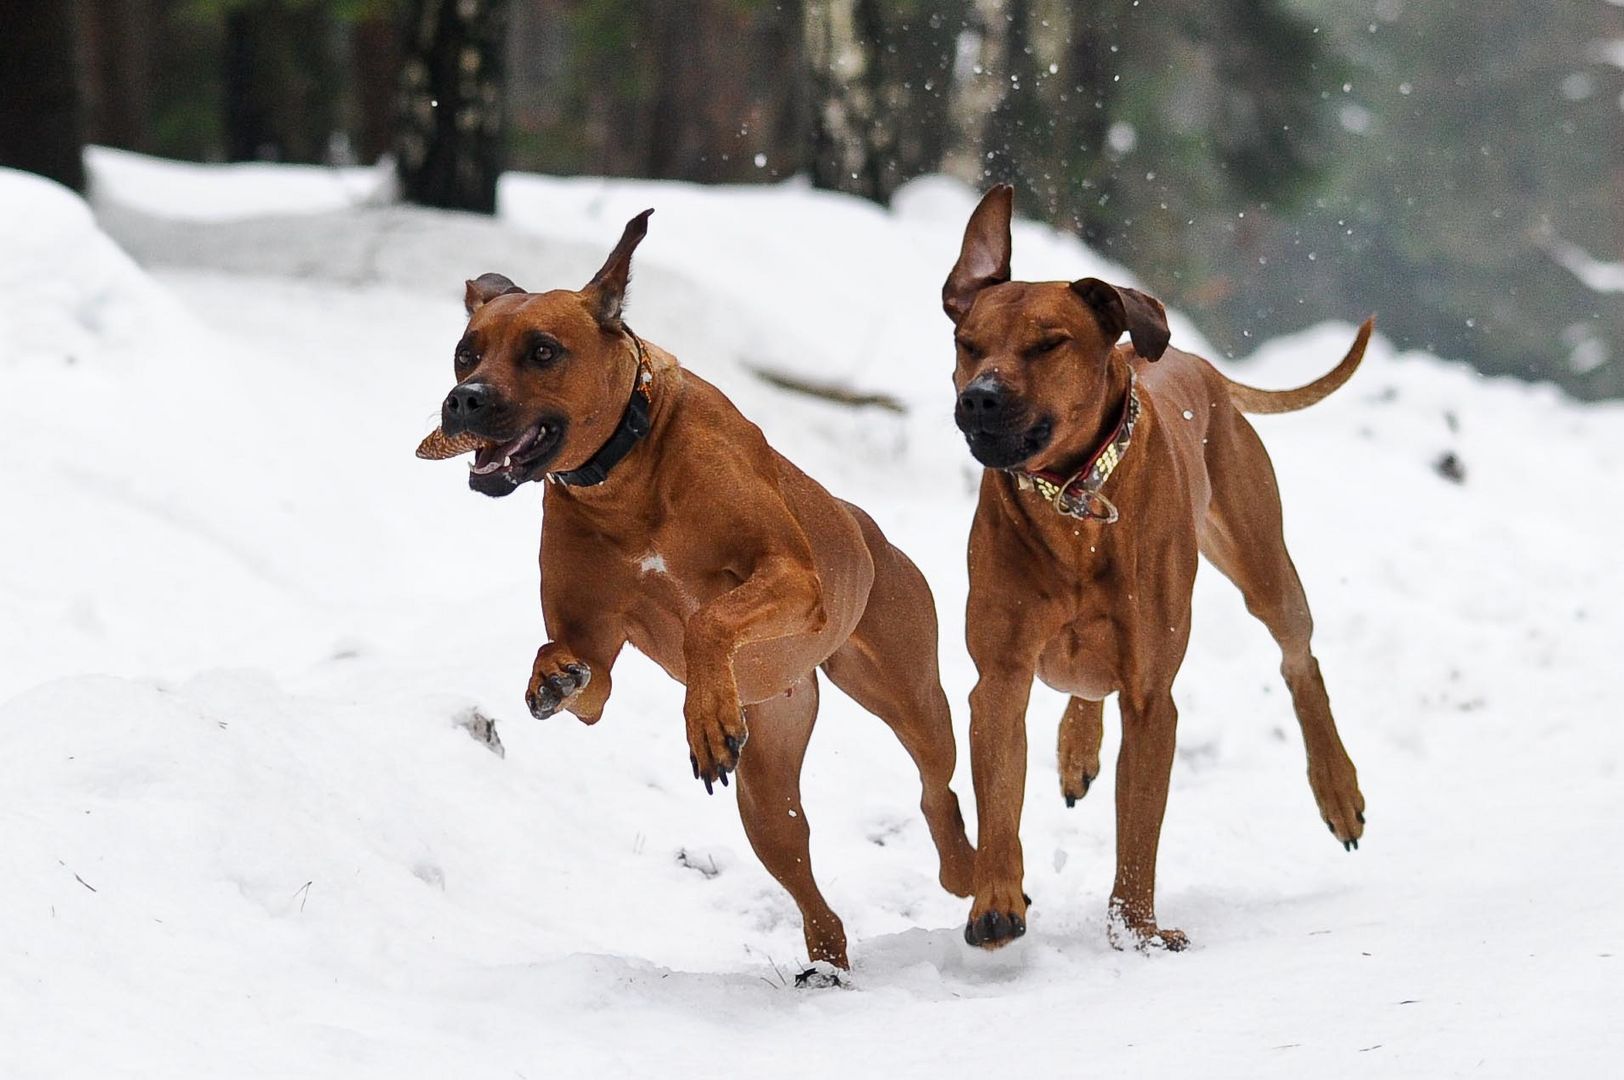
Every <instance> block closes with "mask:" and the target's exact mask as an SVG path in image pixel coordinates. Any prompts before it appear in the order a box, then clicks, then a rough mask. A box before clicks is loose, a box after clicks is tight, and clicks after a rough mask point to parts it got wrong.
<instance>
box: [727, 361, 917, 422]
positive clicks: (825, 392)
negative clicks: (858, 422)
mask: <svg viewBox="0 0 1624 1080" xmlns="http://www.w3.org/2000/svg"><path fill="white" fill-rule="evenodd" d="M746 370H748V371H749V372H750V373H751V374H752V375H754V376H755V377H756V378H758V379H760V380H761V381H762V382H764V383H766V384H767V385H768V386H776V387H777V388H778V389H780V390H788V391H789V392H790V393H792V394H805V395H806V396H807V397H815V398H821V399H822V400H824V401H832V402H834V403H835V404H836V405H853V406H857V407H859V408H861V407H865V406H870V405H872V406H874V407H875V408H878V409H885V410H886V411H888V412H894V413H906V412H907V411H908V407H907V406H906V405H904V404H903V403H902V402H900V401H898V400H897V399H896V398H894V397H892V396H891V395H890V394H865V393H859V392H858V391H856V390H848V389H846V388H845V387H843V386H834V385H832V384H830V383H820V382H812V381H811V380H808V379H803V378H801V377H800V376H798V375H786V374H784V373H783V372H781V371H769V370H768V369H767V368H759V367H748V366H747V368H746Z"/></svg>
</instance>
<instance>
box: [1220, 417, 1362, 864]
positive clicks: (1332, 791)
mask: <svg viewBox="0 0 1624 1080" xmlns="http://www.w3.org/2000/svg"><path fill="white" fill-rule="evenodd" d="M1209 449H1216V450H1218V451H1219V452H1218V453H1217V454H1215V455H1214V454H1209V468H1210V469H1211V470H1212V474H1213V475H1212V506H1211V508H1210V509H1209V511H1208V514H1207V520H1206V522H1205V525H1204V528H1203V532H1202V537H1201V553H1202V554H1203V555H1205V556H1206V557H1207V560H1208V561H1209V562H1211V563H1212V564H1213V565H1214V566H1216V567H1217V568H1218V569H1219V570H1220V571H1221V572H1222V573H1223V575H1224V576H1225V577H1227V578H1229V580H1230V581H1232V582H1234V583H1235V586H1236V587H1237V588H1239V589H1240V591H1241V595H1242V596H1243V597H1244V598H1245V600H1246V609H1247V610H1248V611H1250V612H1251V613H1252V614H1253V615H1254V616H1256V617H1257V619H1258V620H1259V621H1260V622H1262V623H1263V625H1264V626H1266V627H1268V629H1269V633H1270V634H1271V635H1273V637H1274V640H1275V641H1276V643H1278V644H1279V646H1280V652H1281V656H1282V660H1281V664H1280V671H1281V674H1283V675H1284V676H1285V679H1286V686H1287V688H1288V689H1290V691H1291V703H1292V707H1293V708H1294V709H1295V710H1296V713H1297V722H1298V724H1299V725H1301V727H1302V731H1303V745H1304V747H1305V749H1306V750H1307V752H1308V783H1309V786H1310V787H1311V788H1312V789H1313V791H1314V800H1315V802H1317V803H1318V804H1319V811H1320V817H1321V818H1322V819H1324V821H1325V823H1326V825H1327V826H1328V827H1329V828H1330V830H1331V834H1332V835H1333V836H1335V837H1336V838H1337V840H1338V841H1340V842H1341V843H1342V845H1343V847H1345V848H1347V849H1348V850H1350V851H1351V850H1352V849H1354V848H1356V847H1358V846H1359V837H1360V836H1362V835H1363V834H1364V831H1365V813H1364V811H1365V797H1364V795H1363V794H1361V793H1360V791H1359V777H1358V773H1357V772H1356V771H1355V769H1354V767H1353V761H1352V760H1351V759H1350V758H1349V757H1348V752H1347V750H1346V749H1345V748H1344V747H1343V745H1342V737H1341V735H1340V734H1338V732H1337V729H1336V721H1335V720H1334V719H1333V718H1332V716H1331V701H1330V697H1329V696H1328V695H1327V694H1326V692H1325V680H1324V679H1323V678H1322V677H1321V676H1320V667H1319V661H1318V660H1316V659H1315V658H1314V653H1313V651H1312V649H1311V647H1310V643H1309V639H1310V638H1311V637H1312V635H1313V632H1314V620H1313V617H1312V616H1311V615H1310V614H1309V612H1308V597H1307V595H1306V594H1305V593H1304V592H1303V584H1302V581H1301V580H1300V579H1299V578H1298V577H1297V568H1296V567H1295V566H1294V565H1293V564H1292V561H1291V555H1290V553H1288V552H1287V551H1286V542H1285V537H1284V535H1283V532H1282V527H1281V517H1280V492H1279V488H1278V487H1277V486H1276V484H1275V479H1274V467H1273V465H1271V464H1270V462H1269V458H1268V455H1267V453H1265V451H1264V449H1263V444H1262V442H1261V441H1260V440H1259V439H1258V437H1257V433H1256V432H1255V431H1253V430H1252V426H1251V425H1250V424H1248V423H1247V422H1246V421H1245V420H1244V419H1242V418H1241V417H1240V416H1239V415H1238V414H1236V415H1233V417H1232V419H1231V422H1230V423H1228V424H1215V425H1214V429H1213V432H1212V440H1211V443H1210V444H1209Z"/></svg>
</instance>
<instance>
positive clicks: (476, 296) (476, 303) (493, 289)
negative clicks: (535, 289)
mask: <svg viewBox="0 0 1624 1080" xmlns="http://www.w3.org/2000/svg"><path fill="white" fill-rule="evenodd" d="M516 292H517V293H522V292H524V290H523V289H521V288H519V287H518V286H517V285H515V284H513V282H511V281H509V280H508V279H507V278H505V277H503V276H502V275H501V274H481V275H479V276H478V277H476V278H475V279H474V280H472V281H470V282H468V288H467V289H465V290H464V291H463V294H462V307H463V310H464V311H466V312H468V314H469V316H470V317H472V316H473V314H474V312H476V311H478V310H479V309H480V308H482V307H484V306H485V305H486V304H488V303H490V302H491V301H492V300H495V299H496V298H497V297H498V296H506V295H507V294H508V293H516Z"/></svg>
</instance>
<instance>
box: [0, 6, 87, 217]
mask: <svg viewBox="0 0 1624 1080" xmlns="http://www.w3.org/2000/svg"><path fill="white" fill-rule="evenodd" d="M0 26H4V27H5V33H3V34H0V102H4V104H3V105H0V165H3V166H7V167H9V168H14V169H25V170H27V171H29V172H35V173H39V174H40V175H42V176H48V177H50V178H51V179H52V180H56V181H58V182H59V183H63V184H66V185H67V186H68V187H71V188H73V189H74V190H75V191H83V190H84V187H85V167H84V158H83V149H84V143H83V137H82V136H81V134H80V132H81V128H80V120H79V89H78V83H77V80H76V77H75V71H74V21H73V7H72V6H71V5H69V4H65V3H51V4H40V3H37V2H35V0H0Z"/></svg>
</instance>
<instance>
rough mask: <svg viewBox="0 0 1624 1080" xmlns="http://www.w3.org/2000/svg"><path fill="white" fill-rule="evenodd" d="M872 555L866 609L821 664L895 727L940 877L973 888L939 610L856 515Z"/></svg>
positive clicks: (904, 561)
mask: <svg viewBox="0 0 1624 1080" xmlns="http://www.w3.org/2000/svg"><path fill="white" fill-rule="evenodd" d="M853 509H854V512H855V514H856V515H857V519H858V521H859V523H861V524H862V526H863V534H864V539H866V540H867V541H868V545H869V549H870V550H871V551H872V552H873V557H874V586H873V588H872V589H871V590H870V592H869V597H868V607H867V609H866V610H865V611H864V612H863V618H862V620H861V621H859V622H858V624H857V629H856V630H854V631H852V635H851V637H850V638H848V639H847V640H846V643H845V644H844V645H842V646H841V647H840V648H839V649H837V650H836V651H835V653H834V655H832V656H830V657H829V659H828V660H826V661H824V664H823V670H824V672H825V674H827V675H828V676H829V680H830V681H831V682H833V683H834V684H835V685H836V686H838V687H839V688H840V689H841V690H842V691H844V692H845V693H846V694H847V695H848V696H850V697H851V698H852V700H854V701H856V702H857V704H859V705H861V706H862V707H863V708H865V709H867V710H868V711H869V712H871V713H873V714H874V715H875V716H878V717H879V718H880V719H881V720H883V721H885V723H886V724H887V725H888V726H889V727H890V728H891V731H892V732H893V733H894V734H895V735H896V737H897V739H898V740H899V741H900V742H901V743H902V745H903V748H904V749H906V750H907V751H908V754H909V756H910V757H912V758H913V761H914V765H915V766H916V767H917V768H918V769H919V782H920V785H921V796H920V802H919V806H920V809H921V810H922V811H923V812H924V815H925V823H926V825H928V826H929V828H930V837H931V840H932V841H933V842H934V843H935V845H936V853H937V855H938V857H939V859H940V869H939V874H938V880H940V881H941V883H942V888H944V889H946V890H947V891H948V892H950V893H952V894H954V895H955V896H969V895H970V893H971V890H972V887H973V884H974V875H975V848H973V847H971V846H970V840H969V837H968V836H967V835H966V834H965V831H964V815H963V814H962V813H961V812H960V810H959V798H958V796H957V795H955V794H954V793H953V789H952V787H951V786H950V783H951V781H952V779H953V769H954V766H955V764H956V762H957V748H956V747H955V745H954V742H953V720H952V715H951V713H950V712H949V711H948V707H947V695H945V694H944V693H942V681H941V675H940V673H939V671H938V668H937V658H936V605H935V602H934V601H933V600H932V598H931V594H930V586H929V585H927V584H926V582H925V578H924V575H923V574H921V573H920V572H919V569H918V567H916V566H914V564H913V563H912V562H910V561H909V560H908V557H907V556H906V555H904V554H903V553H902V552H901V551H898V550H897V549H896V548H895V547H893V546H892V545H891V544H890V543H889V542H888V541H887V540H886V539H885V537H884V536H883V535H882V534H881V533H880V531H879V528H878V527H877V526H875V525H874V523H873V522H872V521H870V520H869V519H868V516H867V515H866V514H863V513H862V512H861V511H858V510H855V508H853Z"/></svg>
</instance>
